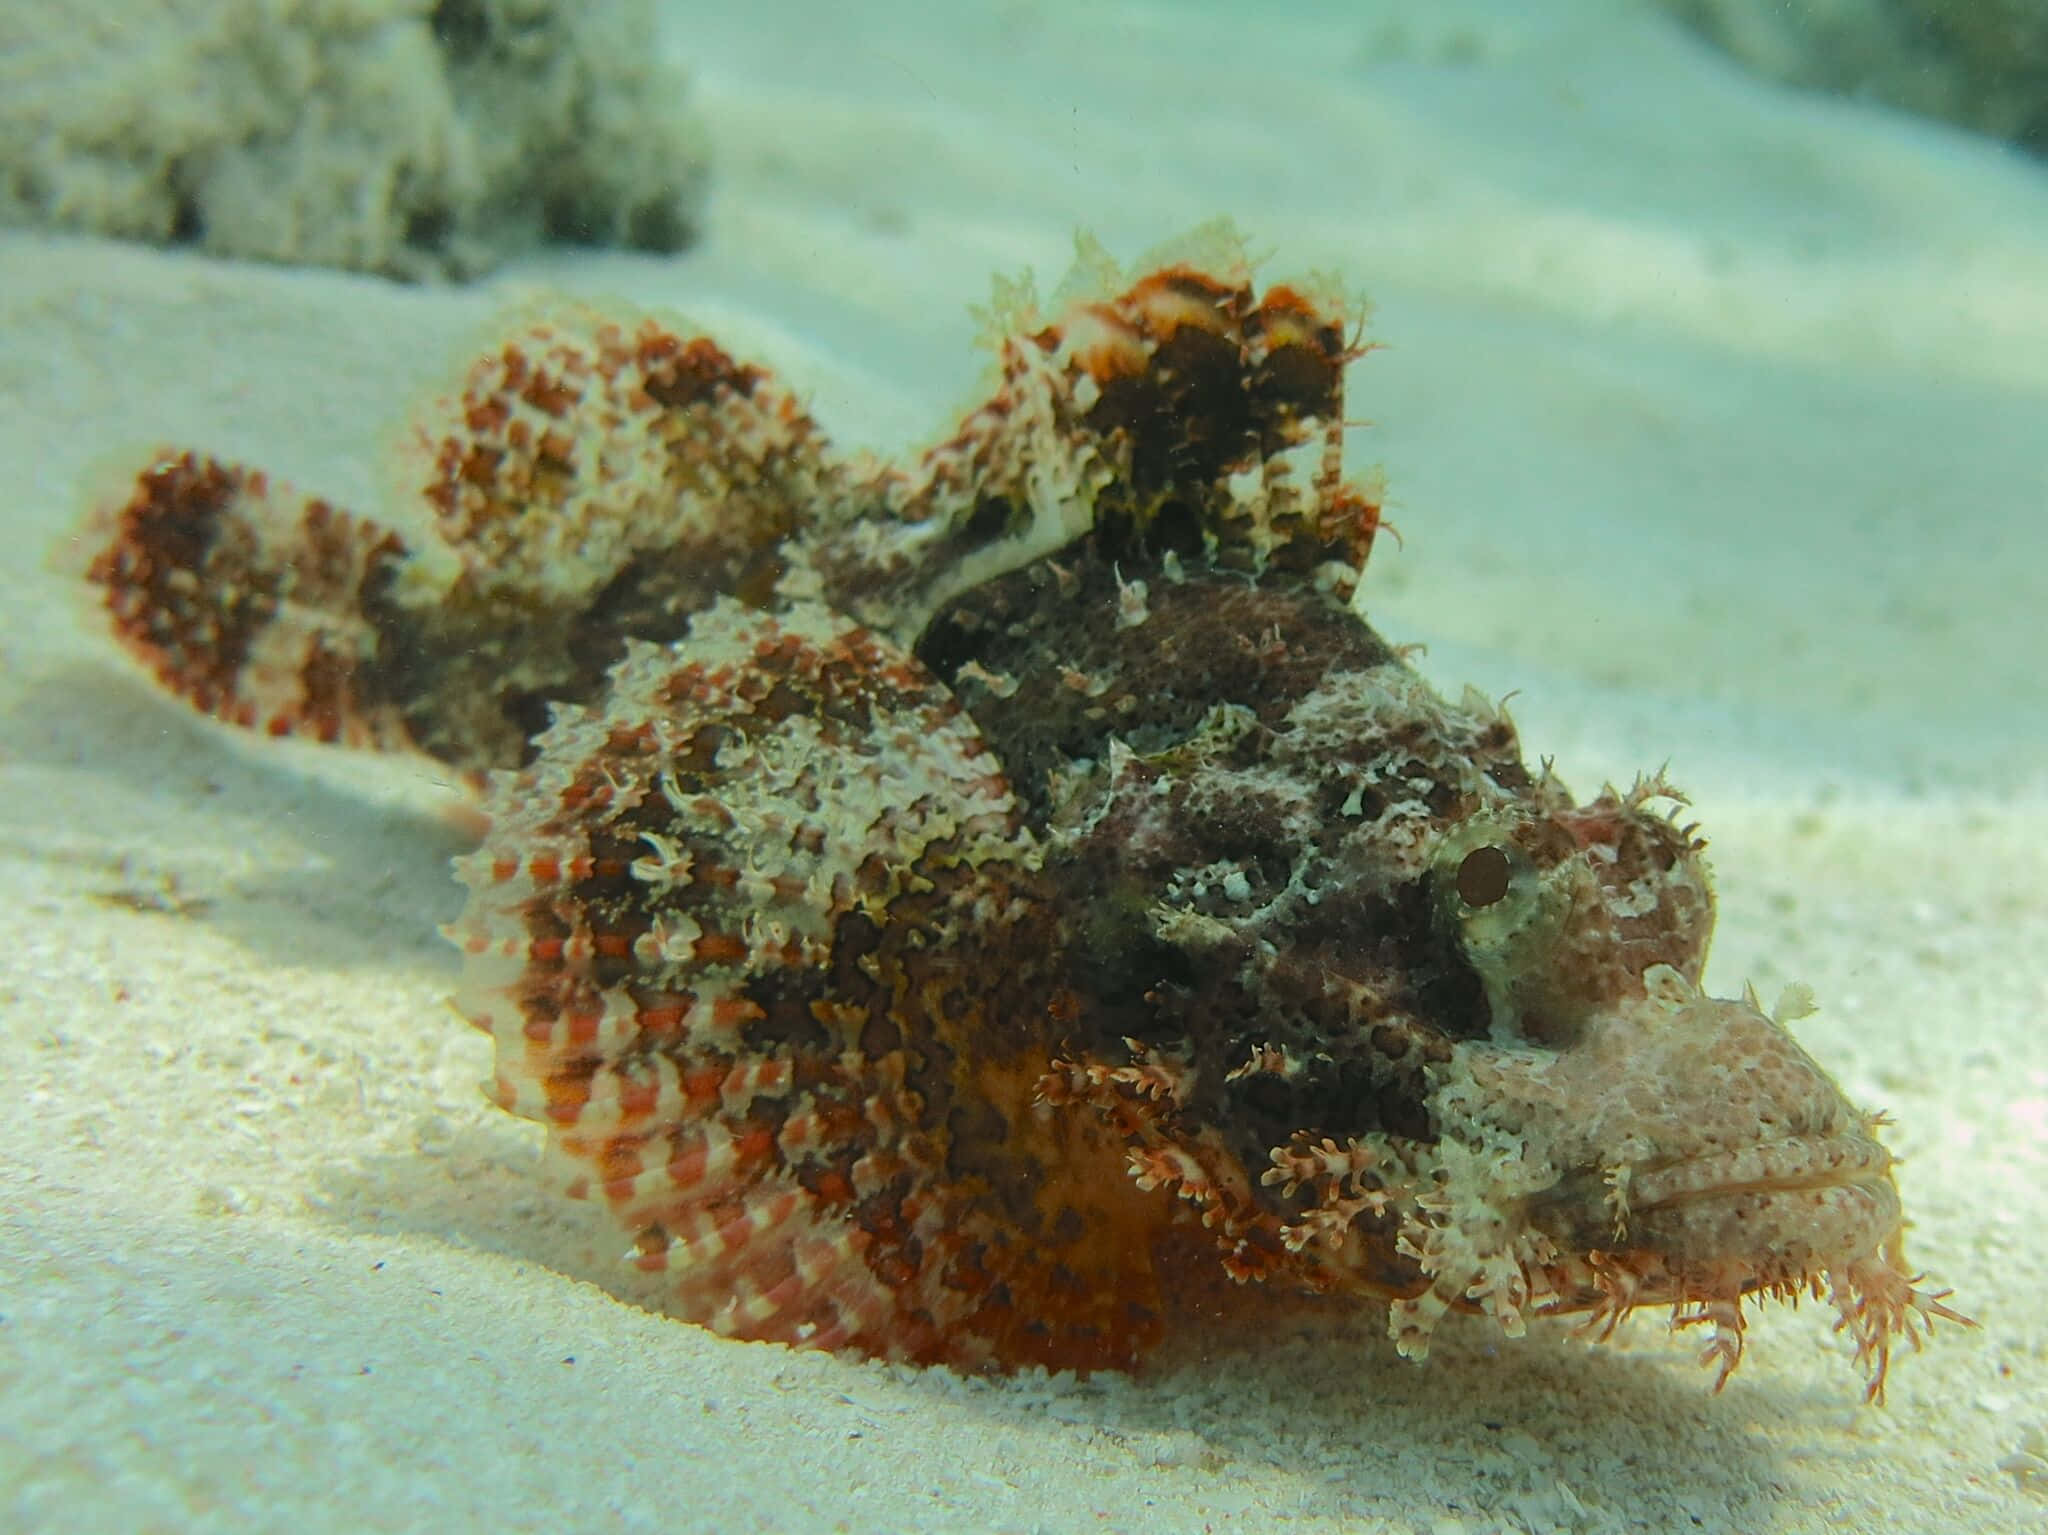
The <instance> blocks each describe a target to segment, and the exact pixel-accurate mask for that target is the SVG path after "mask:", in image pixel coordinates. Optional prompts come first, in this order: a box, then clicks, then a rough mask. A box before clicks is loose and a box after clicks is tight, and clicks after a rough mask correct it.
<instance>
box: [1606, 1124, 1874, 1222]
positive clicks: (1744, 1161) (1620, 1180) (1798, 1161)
mask: <svg viewBox="0 0 2048 1535" xmlns="http://www.w3.org/2000/svg"><path fill="white" fill-rule="evenodd" d="M1892 1163H1893V1158H1892V1154H1891V1152H1890V1150H1889V1149H1887V1148H1886V1147H1885V1146H1884V1145H1883V1143H1882V1142H1879V1141H1876V1140H1872V1139H1871V1138H1869V1137H1868V1136H1864V1135H1816V1136H1788V1137H1786V1138H1784V1139H1782V1140H1775V1141H1765V1142H1760V1143H1758V1144H1755V1145H1749V1146H1739V1147H1735V1148H1732V1149H1730V1150H1725V1151H1715V1152H1708V1153H1705V1154H1704V1155H1700V1156H1692V1157H1686V1158H1684V1159H1683V1160H1680V1161H1676V1162H1670V1163H1665V1164H1661V1165H1651V1166H1647V1167H1640V1168H1630V1169H1626V1170H1624V1171H1623V1172H1622V1173H1620V1174H1618V1175H1612V1174H1611V1175H1609V1178H1608V1182H1609V1186H1610V1187H1612V1188H1614V1189H1615V1190H1616V1194H1617V1203H1618V1204H1619V1205H1620V1206H1621V1209H1622V1211H1624V1212H1625V1213H1626V1214H1628V1215H1649V1214H1652V1213H1654V1212H1656V1211H1659V1210H1665V1209H1670V1208H1673V1207H1680V1206H1684V1205H1686V1204H1689V1203H1694V1202H1697V1201H1700V1200H1713V1199H1738V1198H1741V1197H1744V1196H1755V1195H1765V1196H1768V1195H1778V1194H1799V1193H1807V1192H1823V1191H1827V1190H1838V1189H1876V1188H1883V1189H1887V1190H1889V1189H1890V1188H1891V1186H1892Z"/></svg>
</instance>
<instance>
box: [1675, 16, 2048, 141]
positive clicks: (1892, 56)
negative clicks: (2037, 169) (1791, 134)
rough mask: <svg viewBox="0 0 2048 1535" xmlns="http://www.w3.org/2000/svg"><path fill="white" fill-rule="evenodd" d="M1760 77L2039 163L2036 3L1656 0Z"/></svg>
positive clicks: (2046, 69) (2043, 78)
mask: <svg viewBox="0 0 2048 1535" xmlns="http://www.w3.org/2000/svg"><path fill="white" fill-rule="evenodd" d="M1657 3H1658V4H1660V5H1661V6H1663V8H1664V9H1666V10H1668V11H1670V12H1672V13H1673V14H1674V15H1677V16H1679V17H1680V18H1682V19H1683V20H1685V21H1686V22H1687V23H1689V24H1690V25H1691V26H1692V27H1694V28H1695V29H1696V30H1697V31H1698V32H1700V33H1701V34H1702V35H1704V36H1706V37H1708V38H1710V39H1711V40H1712V41H1714V42H1715V43H1717V44H1719V45H1720V46H1721V47H1723V48H1725V49H1726V50H1727V51H1728V52H1729V53H1731V54H1732V55H1734V56H1735V57H1736V58H1738V59H1740V60H1741V61H1742V62H1743V63H1745V64H1747V65H1748V66H1749V67H1751V68H1752V69H1755V70H1756V71H1758V72H1759V73H1761V74H1765V75H1769V76H1770V77H1771V78H1773V79H1776V80H1783V81H1785V82H1787V83H1789V84H1793V85H1805V86H1814V87H1818V88H1820V89H1823V90H1831V91H1838V92H1841V93H1842V94H1844V95H1849V96H1858V97H1865V98H1868V99H1870V100H1874V101H1882V102H1885V103H1886V104H1888V105H1890V106H1895V107H1901V108H1904V109H1905V110H1906V111H1909V112H1918V113H1920V114H1922V115H1923V116H1927V117H1935V118H1940V119H1942V120H1944V121H1947V122H1952V123H1956V124H1958V125H1960V126H1962V127H1965V128H1971V129H1974V130H1976V131H1977V132H1979V133H1983V134H1987V135H1989V136H1990V137H1992V138H1997V139H2005V140H2007V141H2009V142H2011V143H2013V144H2016V145H2018V146H2019V147H2020V148H2022V149H2024V150H2026V151H2028V152H2029V153H2031V154H2035V155H2041V156H2044V157H2048V5H2044V4H2043V3H2042V0H1795V3H1791V4H1788V3H1786V0H1657Z"/></svg>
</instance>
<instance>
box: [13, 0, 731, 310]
mask: <svg viewBox="0 0 2048 1535" xmlns="http://www.w3.org/2000/svg"><path fill="white" fill-rule="evenodd" d="M683 96H684V90H683V82H682V80H681V79H680V78H679V77H678V75H677V72H676V71H674V70H672V69H670V68H668V67H666V66H665V64H664V61H663V59H662V57H661V54H660V50H659V49H658V47H657V44H656V37H655V24H654V13H653V5H652V0H586V3H580V4H579V3H576V0H98V3H93V4H87V5H80V6H71V5H62V6H60V5H51V4H48V3H47V0H0V223H4V224H16V225H28V226H34V227H40V228H47V229H59V230H71V231H78V232H84V233H94V234H106V235H115V236H121V237H126V238H129V239H138V240H149V241H154V242H157V243H159V244H189V245H193V246H196V247H198V248H199V249H202V250H205V251H207V252H210V253H212V254H215V255H221V256H238V257H248V258H254V259H260V260H266V261H280V262H292V263H301V264H311V265H320V266H335V267H349V268H355V269H358V270H362V271H369V272H379V273H383V274H386V275H390V276H396V277H403V278H422V277H437V276H439V277H455V278H461V277H468V276H472V275H475V274H476V273H479V272H481V271H484V270H486V269H488V268H489V267H491V266H492V265H494V264H495V263H496V262H497V261H499V260H500V259H502V258H503V257H504V256H505V255H506V254H507V253H508V252H510V251H512V250H515V249H517V248H519V247H521V246H525V245H531V244H533V243H535V242H538V241H542V240H562V241H569V242H575V243H585V244H597V245H623V246H630V247H634V248H637V249H643V250H657V251H665V250H673V249H676V248H678V247H679V246H681V245H683V244H684V243H686V242H687V240H688V239H689V236H690V233H691V228H692V224H693V221H694V220H695V217H696V214H697V210H698V207H699V203H700V201H701V197H702V190H703V183H704V168H705V159H706V152H705V147H704V141H703V136H702V132H701V129H700V128H699V127H698V125H697V123H696V122H695V120H694V119H693V118H692V117H691V116H690V115H689V114H688V113H687V112H686V111H685V110H684V109H683V106H682V101H683Z"/></svg>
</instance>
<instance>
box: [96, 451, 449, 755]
mask: <svg viewBox="0 0 2048 1535" xmlns="http://www.w3.org/2000/svg"><path fill="white" fill-rule="evenodd" d="M104 520H105V521H106V523H107V526H106V527H105V529H104V532H105V535H106V539H105V543H104V546H103V548H102V549H101V552H100V553H99V555H98V556H97V557H96V558H95V559H94V560H93V562H92V565H91V567H90V569H89V570H88V571H87V579H89V580H90V581H91V582H92V583H93V584H94V585H96V586H98V587H99V588H100V589H101V590H102V591H103V593H104V594H105V596H104V601H105V606H106V610H107V614H108V617H109V619H110V620H111V623H112V626H113V631H114V635H115V637H116V638H117V639H118V640H119V641H120V643H121V644H122V645H123V646H124V647H125V648H126V649H127V650H128V651H129V652H130V653H131V654H132V655H134V656H135V657H136V658H137V659H138V660H140V661H141V662H142V664H143V665H144V666H146V667H148V668H149V670H150V671H151V672H152V673H153V674H154V675H155V677H156V679H157V681H159V682H160V683H162V684H163V685H164V686H165V687H166V688H168V689H169V690H170V691H171V692H173V693H176V694H177V695H178V696H179V697H181V698H183V699H185V700H186V701H187V702H189V703H190V704H192V705H193V707H195V708H197V709H200V710H202V711H204V712H205V713H207V714H211V715H215V716H216V717H218V718H220V719H223V720H226V721H228V722H230V723H231V724H236V725H240V726H243V727H245V728H246V729H250V730H257V731H262V732H264V733H265V734H268V735H273V736H305V737H309V738H311V739H315V740H320V741H331V742H338V743H341V744H344V745H349V746H362V747H372V748H376V749H380V750H385V751H404V750H411V749H413V747H414V742H413V738H412V733H411V732H410V731H409V730H408V729H407V727H406V724H405V721H404V718H403V717H402V715H401V713H400V711H399V709H398V707H397V704H396V702H395V701H394V700H392V699H389V698H386V697H382V696H379V694H378V693H377V691H376V690H375V685H374V682H373V681H372V680H371V679H372V678H373V677H374V675H375V674H374V671H373V669H372V668H371V667H370V666H369V664H368V663H369V662H370V661H371V660H372V659H373V658H374V657H375V654H376V652H377V649H378V644H379V634H378V631H377V629H376V628H375V627H374V626H373V625H372V623H371V622H370V620H369V618H368V617H367V616H366V615H367V613H368V612H369V611H370V610H371V609H372V608H373V607H374V606H375V605H376V599H377V598H378V596H379V595H380V594H381V592H382V590H383V589H384V588H385V587H386V586H387V585H388V584H389V583H390V581H391V580H392V579H393V578H394V576H395V575H396V573H397V571H398V568H399V566H400V565H401V564H402V563H403V562H404V560H405V559H406V557H407V550H406V547H405V544H404V543H403V541H402V540H400V539H399V537H398V536H397V535H396V534H395V533H392V532H390V531H388V530H387V529H385V528H383V527H381V526H379V525H378V524H376V523H374V522H370V521H368V520H367V519H364V518H361V517H356V516H353V515H351V514H349V513H347V512H344V511H341V510H339V509H337V508H336V507H334V506H333V505H331V504H330V503H328V502H326V501H322V500H319V499H318V498H305V497H301V496H299V495H297V494H295V493H293V492H292V491H291V490H290V489H289V488H288V487H286V486H284V485H281V484H278V483H276V482H274V481H272V480H270V479H269V478H268V477H267V476H265V475H264V474H262V473H260V472H257V471H252V470H248V469H243V468H241V467H239V466H236V465H233V464H226V463H222V462H221V461H220V460H218V459H214V458H208V457H203V456H200V455H197V454H192V453H160V454H158V455H157V456H156V457H154V458H153V459H152V460H151V461H150V463H149V464H148V466H147V467H146V468H144V469H143V470H142V472H141V473H140V474H139V475H137V476H136V478H135V481H134V484H133V489H132V493H131V495H130V497H129V499H128V501H127V503H126V504H125V505H123V506H120V507H119V508H118V509H116V510H113V511H112V512H111V513H110V514H108V515H107V516H106V517H105V519H104Z"/></svg>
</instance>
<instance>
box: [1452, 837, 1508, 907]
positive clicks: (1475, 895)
mask: <svg viewBox="0 0 2048 1535" xmlns="http://www.w3.org/2000/svg"><path fill="white" fill-rule="evenodd" d="M1513 873H1514V870H1513V868H1512V867H1511V866H1510V865H1509V863H1508V855H1507V854H1506V853H1505V852H1504V851H1503V850H1502V849H1500V848H1498V847H1492V846H1488V847H1475V848H1474V849H1472V851H1471V852H1469V853H1467V854H1466V855H1465V856H1464V858H1463V860H1462V861H1460V863H1459V864H1458V899H1459V900H1461V901H1463V902H1464V903H1465V904H1466V905H1467V906H1469V907H1473V908H1475V909H1476V908H1479V907H1483V906H1493V905H1497V904H1498V903H1499V902H1501V901H1502V900H1504V899H1505V898H1506V897H1507V893H1508V884H1509V880H1510V878H1511V876H1512V875H1513Z"/></svg>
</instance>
